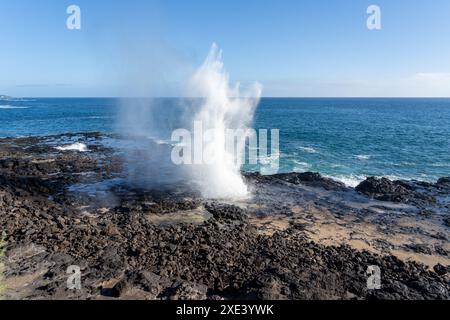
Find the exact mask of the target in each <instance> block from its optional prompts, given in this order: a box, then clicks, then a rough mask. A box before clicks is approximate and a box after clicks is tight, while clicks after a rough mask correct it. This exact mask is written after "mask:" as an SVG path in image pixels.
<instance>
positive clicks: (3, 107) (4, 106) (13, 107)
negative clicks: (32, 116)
mask: <svg viewBox="0 0 450 320" xmlns="http://www.w3.org/2000/svg"><path fill="white" fill-rule="evenodd" d="M28 108H29V107H20V106H11V105H1V106H0V109H28Z"/></svg>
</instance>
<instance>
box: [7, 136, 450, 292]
mask: <svg viewBox="0 0 450 320" xmlns="http://www.w3.org/2000/svg"><path fill="white" fill-rule="evenodd" d="M113 138H115V137H114V136H108V135H103V134H100V133H83V134H65V135H58V136H49V137H29V138H4V139H0V232H3V233H4V235H5V241H6V243H7V246H6V257H5V258H4V264H5V271H4V279H3V282H4V286H5V288H6V289H5V290H4V292H1V293H0V294H2V295H3V296H4V297H5V298H6V299H67V298H71V299H72V298H75V299H449V298H450V285H449V273H448V272H449V271H450V269H449V265H450V246H449V241H448V240H449V236H450V235H449V228H450V178H445V177H444V178H442V179H440V180H439V181H437V182H436V183H425V182H419V181H390V180H388V179H385V178H382V179H376V178H368V179H366V180H365V181H363V182H362V183H361V184H360V185H359V186H357V187H356V188H355V189H353V188H349V187H346V186H345V185H344V184H342V183H340V182H337V181H334V180H332V179H328V178H324V177H322V176H321V175H320V174H318V173H286V174H277V175H272V176H262V175H259V174H256V173H252V174H250V173H249V174H246V175H245V179H246V180H247V183H248V184H249V186H250V187H251V189H252V194H253V197H252V198H251V199H246V200H242V201H234V202H231V201H219V200H214V201H213V200H207V199H202V197H201V196H200V195H199V194H198V193H197V192H195V191H192V190H190V189H189V188H183V187H181V186H180V188H177V189H174V190H155V189H153V190H145V189H142V188H137V187H135V186H131V185H129V184H127V183H108V182H111V181H116V182H117V181H121V180H120V179H122V178H123V177H122V173H123V157H122V155H121V154H120V153H117V152H116V150H114V148H112V147H109V146H108V144H107V143H104V142H105V140H107V139H113ZM73 142H79V143H84V144H85V145H86V146H87V147H88V150H89V151H88V152H78V151H76V150H60V149H58V148H57V146H60V145H64V144H70V143H73ZM71 265H76V266H79V267H80V269H81V284H82V285H81V290H71V289H68V288H67V279H68V276H69V275H68V274H67V273H66V270H67V268H68V267H69V266H71ZM369 266H378V267H379V268H380V270H381V289H379V290H372V289H369V288H368V287H367V278H368V274H367V268H368V267H369Z"/></svg>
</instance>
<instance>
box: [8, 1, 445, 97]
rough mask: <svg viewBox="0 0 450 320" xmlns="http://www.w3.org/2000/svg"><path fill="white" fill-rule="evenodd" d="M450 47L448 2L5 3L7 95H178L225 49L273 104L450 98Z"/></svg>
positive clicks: (230, 66) (230, 62)
mask: <svg viewBox="0 0 450 320" xmlns="http://www.w3.org/2000/svg"><path fill="white" fill-rule="evenodd" d="M71 4H76V5H78V6H79V7H80V8H81V30H68V29H67V28H66V19H67V17H68V14H67V13H66V8H67V7H68V6H69V5H71ZM371 4H376V5H379V6H380V8H381V14H382V17H381V18H382V29H381V30H376V31H370V30H368V29H367V27H366V19H367V17H368V15H367V14H366V9H367V7H368V6H369V5H371ZM449 40H450V1H448V0H433V1H426V0H408V1H406V0H396V1H392V0H370V1H366V0H346V1H342V0H309V1H300V0H223V1H211V0H160V1H156V0H155V1H148V0H147V1H139V0H129V1H122V0H114V1H112V0H110V1H107V0H95V1H92V0H72V1H64V0H40V1H35V0H2V1H1V2H0V43H1V45H0V48H1V49H0V94H2V93H5V94H10V95H14V96H72V97H75V96H137V95H144V96H147V95H148V96H178V95H181V94H182V89H181V88H182V87H183V83H184V82H185V81H186V79H188V78H189V75H190V74H191V73H192V72H193V71H194V70H195V68H196V67H197V66H198V65H199V64H201V63H202V61H203V59H204V58H205V56H206V55H207V53H208V50H209V48H210V46H211V44H212V43H213V42H216V43H217V44H218V45H219V47H221V48H222V50H223V58H224V62H225V67H226V69H227V71H228V73H229V74H230V78H231V80H232V81H240V82H241V83H242V84H243V85H246V84H249V83H251V82H253V81H259V82H260V83H261V84H262V85H263V86H264V90H263V95H264V96H450V41H449Z"/></svg>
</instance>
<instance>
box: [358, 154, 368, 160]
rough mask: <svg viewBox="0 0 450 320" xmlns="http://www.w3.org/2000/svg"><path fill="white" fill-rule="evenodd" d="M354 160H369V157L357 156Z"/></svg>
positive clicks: (364, 155) (366, 155)
mask: <svg viewBox="0 0 450 320" xmlns="http://www.w3.org/2000/svg"><path fill="white" fill-rule="evenodd" d="M355 158H356V159H358V160H369V159H370V155H368V154H358V155H356V156H355Z"/></svg>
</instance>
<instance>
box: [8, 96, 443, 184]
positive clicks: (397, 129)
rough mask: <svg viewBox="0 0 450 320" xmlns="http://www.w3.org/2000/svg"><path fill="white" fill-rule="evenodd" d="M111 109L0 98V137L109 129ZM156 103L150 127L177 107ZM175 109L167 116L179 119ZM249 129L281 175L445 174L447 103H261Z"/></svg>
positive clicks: (80, 102)
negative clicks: (259, 132) (276, 137)
mask: <svg viewBox="0 0 450 320" xmlns="http://www.w3.org/2000/svg"><path fill="white" fill-rule="evenodd" d="M119 104H120V103H119V100H116V99H101V98H95V99H91V98H86V99H75V98H74V99H66V98H64V99H42V98H39V99H32V98H30V99H11V100H0V136H1V137H5V136H28V135H48V134H58V133H66V132H82V131H101V132H115V131H117V130H118V126H117V117H118V115H119V114H120V116H121V117H123V113H119V112H118V106H119ZM160 104H161V105H163V107H162V108H161V109H164V110H165V112H163V113H158V112H157V113H156V114H157V115H159V116H160V117H161V118H160V119H156V120H155V119H153V122H152V123H153V126H154V127H157V126H158V125H161V123H162V122H164V121H168V118H173V117H172V116H170V115H168V113H167V110H169V109H170V108H171V107H170V106H171V105H174V106H175V105H178V103H177V101H176V100H175V99H171V100H161V103H160ZM177 108H179V106H177V107H174V108H173V111H172V112H173V113H177V114H178V115H179V114H180V110H178V109H177ZM121 110H122V111H123V109H121ZM132 112H135V111H133V110H132V109H130V113H132ZM137 116H139V114H138V115H137ZM170 124H171V126H172V127H173V128H175V127H176V126H177V125H178V124H179V123H177V122H176V121H171V123H170ZM254 126H255V128H256V129H258V128H266V129H271V128H277V129H280V150H281V156H280V165H281V168H280V169H281V171H318V172H320V173H322V174H324V175H328V176H332V177H335V178H338V179H341V180H343V181H346V182H348V183H349V184H350V183H353V184H354V183H356V181H358V180H362V179H363V178H364V177H365V176H369V175H376V176H388V177H398V178H407V179H420V180H426V181H434V180H436V179H437V178H439V177H442V176H450V99H362V98H361V99H359V98H354V99H331V98H330V99H320V98H317V99H303V98H289V99H288V98H286V99H281V98H264V99H262V100H261V102H260V104H259V106H258V109H257V111H256V115H255V121H254ZM246 168H247V169H250V167H246ZM253 169H254V168H253Z"/></svg>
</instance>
